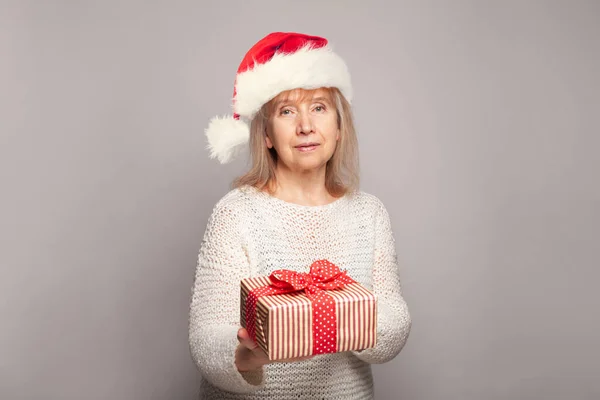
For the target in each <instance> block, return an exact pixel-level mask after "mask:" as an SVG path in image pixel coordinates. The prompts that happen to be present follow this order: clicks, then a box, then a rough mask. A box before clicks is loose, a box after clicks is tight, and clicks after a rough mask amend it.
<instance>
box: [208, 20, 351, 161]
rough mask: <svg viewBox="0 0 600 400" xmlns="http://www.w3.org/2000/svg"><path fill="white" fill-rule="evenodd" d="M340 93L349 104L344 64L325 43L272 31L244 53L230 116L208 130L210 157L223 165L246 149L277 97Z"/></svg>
mask: <svg viewBox="0 0 600 400" xmlns="http://www.w3.org/2000/svg"><path fill="white" fill-rule="evenodd" d="M320 87H336V88H338V89H339V90H340V91H341V92H342V94H343V95H344V97H345V98H346V100H348V102H352V84H351V80H350V73H349V72H348V68H347V67H346V64H345V62H344V61H343V60H342V58H341V57H339V56H338V55H337V54H335V53H334V52H333V50H332V49H331V47H330V46H329V45H328V41H327V39H325V38H322V37H319V36H309V35H305V34H302V33H295V32H273V33H270V34H268V35H267V36H265V37H264V38H263V39H261V40H260V41H258V42H257V43H256V44H255V45H254V46H252V48H251V49H250V50H249V51H248V52H247V53H246V55H245V57H244V59H243V60H242V62H241V63H240V66H239V68H238V71H237V75H236V79H235V85H234V89H233V111H234V114H233V115H231V116H224V117H218V116H217V117H214V118H212V119H211V120H210V123H209V125H208V127H207V128H206V131H205V133H206V137H207V139H208V145H207V149H208V150H209V151H210V158H217V159H218V160H219V162H220V163H222V164H225V163H228V162H230V161H232V160H233V159H235V158H236V156H237V155H238V154H239V153H240V152H241V151H243V150H244V148H245V147H246V145H247V143H248V141H249V138H250V129H249V126H248V123H247V122H245V121H244V120H243V119H245V120H246V121H250V120H251V119H252V118H254V116H255V115H256V113H257V112H258V111H259V110H260V109H261V107H262V106H263V105H264V104H266V103H267V102H269V100H271V99H273V98H275V97H276V96H277V95H278V94H279V93H281V92H284V91H286V90H292V89H318V88H320Z"/></svg>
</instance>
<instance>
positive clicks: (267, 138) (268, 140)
mask: <svg viewBox="0 0 600 400" xmlns="http://www.w3.org/2000/svg"><path fill="white" fill-rule="evenodd" d="M265 143H266V144H267V148H269V149H272V148H273V142H271V138H270V137H269V135H265Z"/></svg>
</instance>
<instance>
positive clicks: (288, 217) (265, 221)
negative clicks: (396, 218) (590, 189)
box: [189, 186, 411, 400]
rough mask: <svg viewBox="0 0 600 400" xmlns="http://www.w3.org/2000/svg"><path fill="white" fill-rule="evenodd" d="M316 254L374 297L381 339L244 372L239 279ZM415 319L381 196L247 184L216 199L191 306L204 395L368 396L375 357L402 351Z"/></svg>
mask: <svg viewBox="0 0 600 400" xmlns="http://www.w3.org/2000/svg"><path fill="white" fill-rule="evenodd" d="M320 259H327V260H329V261H331V262H332V263H334V264H336V265H337V266H339V267H340V269H342V270H346V271H347V273H348V275H349V276H350V277H351V278H353V279H354V280H355V281H357V282H359V283H360V284H362V285H363V286H365V287H366V288H368V289H369V290H371V291H372V292H374V293H375V295H376V296H377V345H376V347H373V348H370V349H365V350H362V351H347V352H343V353H334V354H321V355H316V356H314V357H312V358H310V359H308V360H303V361H295V362H289V363H288V362H285V363H284V362H275V363H271V364H267V365H265V366H264V367H262V368H261V369H260V370H257V371H253V372H244V373H240V372H239V371H238V370H237V368H236V366H235V350H236V347H237V346H238V343H239V342H238V339H237V331H238V329H239V328H240V280H241V279H244V278H248V277H256V276H266V275H269V274H270V273H271V272H273V271H274V270H277V269H291V270H295V271H299V272H308V269H309V267H310V265H311V264H312V263H313V262H314V261H316V260H320ZM410 328H411V318H410V314H409V312H408V308H407V305H406V302H405V301H404V299H403V297H402V291H401V284H400V276H399V268H398V262H397V256H396V249H395V240H394V235H393V232H392V227H391V221H390V217H389V214H388V212H387V210H386V208H385V207H384V205H383V203H382V202H381V201H380V200H379V199H378V198H377V197H375V196H373V195H371V194H368V193H365V192H362V191H357V192H354V193H352V194H347V195H345V196H344V197H341V198H338V199H336V200H335V201H333V202H332V203H329V204H326V205H321V206H304V205H298V204H294V203H290V202H286V201H284V200H281V199H278V198H276V197H273V196H271V195H269V194H267V193H265V192H262V191H259V190H258V189H255V188H253V187H250V186H243V187H241V188H238V189H233V190H231V191H230V192H229V193H227V194H226V195H225V196H224V197H223V198H221V199H220V200H219V201H218V203H217V204H216V205H215V207H214V209H213V211H212V214H211V215H210V218H209V220H208V224H207V227H206V231H205V234H204V237H203V240H202V243H201V245H200V251H199V254H198V265H197V268H196V275H195V280H194V285H193V288H192V296H191V305H190V319H189V345H190V351H191V355H192V358H193V360H194V362H195V364H196V366H197V368H198V369H199V371H200V375H201V388H200V395H199V398H200V399H225V400H226V399H231V400H234V399H238V400H239V399H246V400H263V399H264V400H266V399H269V400H272V399H275V400H288V399H289V400H292V399H294V400H298V399H327V400H334V399H340V400H341V399H343V400H353V399H372V398H374V388H373V377H372V373H371V364H380V363H385V362H388V361H390V360H392V359H393V358H394V357H396V355H398V353H399V352H400V351H401V350H402V348H403V347H404V344H405V343H406V340H407V338H408V336H409V332H410Z"/></svg>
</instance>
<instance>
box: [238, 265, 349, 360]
mask: <svg viewBox="0 0 600 400" xmlns="http://www.w3.org/2000/svg"><path fill="white" fill-rule="evenodd" d="M269 278H270V280H271V284H270V285H269V286H263V287H260V288H256V289H253V290H251V291H250V292H249V293H248V297H247V298H246V304H245V308H246V329H247V330H248V333H249V334H250V337H252V338H253V339H254V340H255V341H256V305H257V302H258V299H259V298H260V297H261V296H272V295H277V294H284V293H292V292H298V291H301V290H304V291H305V293H306V296H307V297H308V298H309V299H310V301H311V302H312V323H313V349H312V350H313V352H312V354H325V353H335V352H336V350H337V329H336V328H337V315H336V307H335V300H334V299H333V297H331V296H330V295H328V294H327V292H326V291H327V290H335V289H340V288H343V287H344V286H345V285H347V284H350V283H354V282H355V281H354V280H353V279H352V278H350V277H349V276H348V275H346V272H345V271H341V270H340V269H339V267H338V266H337V265H335V264H333V263H331V262H330V261H328V260H317V261H315V262H314V263H313V264H312V265H311V267H310V272H308V273H304V272H296V271H292V270H287V269H280V270H277V271H273V273H272V274H271V275H270V277H269Z"/></svg>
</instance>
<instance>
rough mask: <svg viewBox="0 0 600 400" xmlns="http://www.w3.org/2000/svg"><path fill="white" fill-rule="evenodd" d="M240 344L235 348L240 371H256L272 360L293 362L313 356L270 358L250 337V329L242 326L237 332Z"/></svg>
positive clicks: (236, 362) (236, 363) (236, 361)
mask: <svg viewBox="0 0 600 400" xmlns="http://www.w3.org/2000/svg"><path fill="white" fill-rule="evenodd" d="M237 338H238V341H239V342H240V343H239V344H238V347H237V349H236V350H235V365H236V367H237V369H238V371H240V372H248V371H254V370H257V369H259V368H261V367H262V366H263V365H265V364H269V363H272V362H292V361H302V360H308V359H310V358H312V357H313V356H306V357H299V358H293V359H286V360H277V361H272V360H269V356H267V354H266V353H265V352H264V351H263V349H262V348H261V347H260V346H259V345H258V344H256V343H254V341H253V340H252V338H251V337H250V334H248V331H247V330H246V329H244V328H240V329H239V330H238V333H237Z"/></svg>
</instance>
